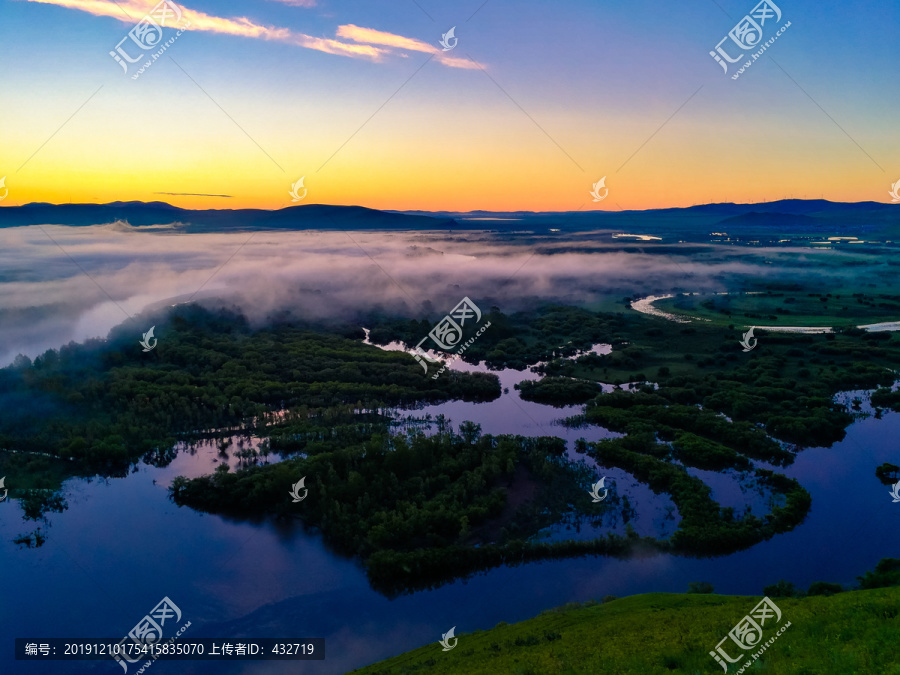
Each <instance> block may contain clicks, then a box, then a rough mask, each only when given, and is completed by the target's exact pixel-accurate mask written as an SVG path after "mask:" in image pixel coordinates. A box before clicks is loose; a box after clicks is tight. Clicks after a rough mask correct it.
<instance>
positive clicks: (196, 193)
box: [153, 192, 234, 199]
mask: <svg viewBox="0 0 900 675" xmlns="http://www.w3.org/2000/svg"><path fill="white" fill-rule="evenodd" d="M153 194H155V195H179V196H182V197H228V198H229V199H231V198H232V197H233V196H234V195H207V194H203V193H201V192H154V193H153Z"/></svg>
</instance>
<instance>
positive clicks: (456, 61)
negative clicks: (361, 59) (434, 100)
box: [337, 23, 479, 69]
mask: <svg viewBox="0 0 900 675" xmlns="http://www.w3.org/2000/svg"><path fill="white" fill-rule="evenodd" d="M337 36H338V37H340V38H344V39H346V40H353V41H354V42H359V43H367V44H372V45H380V46H382V47H391V48H394V49H405V50H409V51H415V52H424V53H426V54H436V55H437V60H438V61H440V62H441V63H443V64H444V65H445V66H450V67H451V68H468V69H477V68H478V67H479V66H478V64H476V63H475V62H473V61H470V60H469V59H464V58H457V57H453V56H449V55H448V54H446V53H445V52H444V51H443V50H440V49H438V48H437V47H436V46H435V45H431V44H428V43H427V42H422V41H421V40H416V39H415V38H408V37H404V36H402V35H396V34H395V33H387V32H385V31H381V30H375V29H374V28H364V27H363V26H355V25H353V24H352V23H350V24H345V25H343V26H338V29H337Z"/></svg>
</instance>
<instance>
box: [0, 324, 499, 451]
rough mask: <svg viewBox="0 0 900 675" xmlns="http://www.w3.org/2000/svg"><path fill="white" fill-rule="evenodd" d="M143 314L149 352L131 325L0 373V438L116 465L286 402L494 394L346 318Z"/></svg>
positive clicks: (482, 379)
mask: <svg viewBox="0 0 900 675" xmlns="http://www.w3.org/2000/svg"><path fill="white" fill-rule="evenodd" d="M146 321H147V322H148V323H149V322H150V321H151V319H146ZM153 321H155V323H156V336H157V338H158V340H159V342H158V345H157V347H156V348H155V349H154V350H153V351H151V352H148V353H145V352H143V351H142V350H141V348H140V345H139V344H138V343H137V339H136V338H137V337H139V335H140V332H139V330H138V329H137V328H135V326H134V324H133V323H129V324H128V325H123V326H119V327H118V328H117V329H116V330H115V331H113V333H112V334H111V336H110V339H109V340H108V341H103V340H93V341H88V342H87V343H86V344H84V345H76V344H74V343H71V344H69V345H67V346H65V347H62V348H61V349H59V350H58V351H57V350H48V351H47V352H46V353H44V354H43V355H42V356H39V357H37V358H36V359H35V360H34V363H31V362H30V361H29V360H28V359H26V358H24V357H22V358H20V359H17V362H16V364H14V365H13V366H11V367H9V368H5V369H2V370H0V405H2V406H3V407H4V409H7V410H16V411H17V415H16V416H4V417H3V418H0V447H5V448H10V449H16V450H25V451H38V452H47V453H50V454H53V455H58V456H60V457H63V458H69V457H71V458H75V459H77V460H79V461H80V462H81V463H83V464H88V465H94V466H106V467H108V468H111V467H122V466H127V463H128V462H129V461H130V460H133V459H135V458H137V457H140V456H142V455H145V454H147V453H158V454H159V455H161V456H163V457H164V456H165V455H166V451H167V450H168V449H169V448H171V447H172V445H173V444H174V443H175V441H176V438H178V437H189V436H191V435H196V434H200V433H203V432H213V431H215V430H222V429H235V428H243V429H257V430H262V429H264V428H265V427H266V425H267V424H270V423H272V422H273V421H274V420H275V419H277V417H276V415H275V414H274V413H276V412H278V413H280V412H281V411H283V410H285V409H289V408H291V407H295V406H306V407H307V408H319V409H322V408H329V407H332V406H340V405H346V404H356V405H358V406H359V407H360V408H367V409H370V410H372V409H378V408H381V407H384V406H396V405H407V404H413V403H416V402H422V401H430V402H438V401H443V400H447V399H452V398H462V399H465V400H490V399H493V398H496V397H497V396H499V395H500V389H499V384H498V382H497V378H496V377H494V376H492V375H484V374H473V375H470V374H461V373H451V374H450V375H448V376H447V377H443V378H441V379H440V380H437V381H433V380H431V379H430V378H426V377H423V376H422V372H421V369H420V367H419V366H418V364H417V363H416V362H415V360H414V359H413V358H412V357H411V356H409V355H408V354H405V353H402V352H385V351H382V350H380V349H378V348H376V347H372V346H369V345H365V344H362V343H361V342H360V338H362V337H363V334H362V331H361V329H359V328H350V327H345V328H344V329H343V330H344V332H345V333H346V336H342V335H338V334H333V333H332V334H325V333H322V332H313V331H311V330H309V329H308V328H303V327H299V326H296V325H293V324H277V325H273V326H270V327H268V328H264V329H258V330H253V329H251V328H250V327H249V326H248V325H247V322H246V320H245V319H244V318H243V317H242V316H240V315H236V314H233V313H230V312H227V311H224V310H223V311H219V312H210V311H207V310H204V309H202V308H200V307H198V306H179V307H176V308H175V309H173V310H171V311H170V312H169V313H168V314H167V315H165V316H162V317H158V318H156V319H153Z"/></svg>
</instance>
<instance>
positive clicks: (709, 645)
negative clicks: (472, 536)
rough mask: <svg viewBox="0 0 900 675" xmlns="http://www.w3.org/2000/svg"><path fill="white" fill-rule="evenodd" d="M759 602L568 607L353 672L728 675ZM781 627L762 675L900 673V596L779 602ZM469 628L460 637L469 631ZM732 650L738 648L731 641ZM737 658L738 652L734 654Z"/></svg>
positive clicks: (664, 596) (647, 599) (886, 592)
mask: <svg viewBox="0 0 900 675" xmlns="http://www.w3.org/2000/svg"><path fill="white" fill-rule="evenodd" d="M760 599H761V598H760V597H756V596H729V595H701V594H674V593H648V594H645V595H635V596H630V597H627V598H621V599H617V600H612V601H609V602H605V603H603V604H594V603H587V604H584V605H578V604H574V605H567V606H565V607H561V608H558V609H554V610H549V611H546V612H543V613H542V614H541V615H540V616H537V617H535V618H533V619H528V620H527V621H522V622H521V623H517V624H513V625H505V624H502V623H501V624H499V625H498V626H497V627H495V628H492V629H490V630H487V631H477V632H475V633H469V634H466V633H464V634H462V635H461V636H460V637H459V642H458V644H457V646H456V648H454V649H452V650H451V651H449V652H443V651H442V650H441V646H440V645H439V644H437V643H435V644H430V645H427V646H425V647H421V648H419V649H416V650H413V651H411V652H407V653H406V654H402V655H400V656H398V657H395V658H392V659H387V660H385V661H382V662H380V663H377V664H374V665H372V666H368V667H366V668H362V669H360V670H355V671H353V672H354V673H358V674H359V675H407V674H410V673H428V675H445V674H446V675H460V674H461V673H464V674H466V675H469V674H471V675H479V674H482V673H483V674H484V675H498V674H504V675H506V674H509V675H557V674H558V675H582V674H583V675H600V674H604V675H605V674H607V673H609V674H611V675H612V674H617V673H622V674H625V673H628V674H631V673H641V674H642V675H654V674H656V673H667V674H668V673H690V674H691V675H694V674H699V673H720V672H722V670H721V666H720V665H718V664H717V663H716V662H715V661H714V660H713V659H712V657H711V656H710V655H709V652H710V651H711V650H713V649H715V647H716V645H717V644H718V642H719V641H720V640H721V639H722V638H724V637H726V635H727V634H728V631H729V630H731V629H732V628H733V627H734V626H735V624H737V623H738V622H739V621H740V620H741V619H742V618H743V617H744V616H745V615H746V614H748V613H749V612H750V610H751V609H753V608H754V607H755V606H756V604H757V603H758V602H759V601H760ZM775 602H776V604H777V605H778V607H779V608H780V609H781V612H782V618H781V621H780V622H779V623H778V624H776V625H775V626H774V627H773V628H771V629H770V628H769V627H768V625H767V626H765V627H764V632H763V640H762V641H761V642H760V643H759V645H758V646H757V647H756V649H754V650H752V651H750V652H745V653H744V658H742V659H741V661H740V662H738V663H735V664H733V665H731V666H729V668H728V673H729V674H731V673H736V672H737V671H738V670H739V669H740V667H741V666H743V665H744V663H745V662H746V661H747V660H751V657H750V654H751V653H754V652H756V651H758V650H759V649H761V648H762V646H763V644H764V643H765V642H766V641H767V640H769V639H771V638H772V637H774V636H775V633H776V632H777V631H778V628H779V627H781V626H783V625H785V624H786V623H787V622H790V624H791V625H790V626H789V627H788V628H787V629H786V630H785V631H784V633H783V634H782V635H781V636H780V637H778V638H777V639H776V640H775V641H774V642H773V643H772V644H771V645H770V646H769V647H768V648H767V649H766V651H765V652H764V653H763V654H762V656H761V657H760V658H759V659H758V660H757V661H755V662H754V663H753V664H752V665H751V666H750V667H748V668H747V669H746V670H745V671H744V672H745V673H754V674H756V675H762V674H763V673H768V674H774V675H826V674H827V675H832V674H833V675H849V674H852V673H859V674H867V673H871V674H872V675H896V674H898V673H900V651H898V649H897V644H896V643H897V635H898V634H900V612H898V607H900V587H891V588H879V589H874V590H862V591H848V592H845V593H840V594H838V595H834V596H831V597H825V596H812V597H805V598H777V599H775ZM463 628H464V627H463V626H460V629H463ZM728 643H731V640H728ZM725 649H726V651H728V652H729V653H730V654H731V655H732V656H737V654H738V652H737V649H736V647H735V645H733V644H730V646H725Z"/></svg>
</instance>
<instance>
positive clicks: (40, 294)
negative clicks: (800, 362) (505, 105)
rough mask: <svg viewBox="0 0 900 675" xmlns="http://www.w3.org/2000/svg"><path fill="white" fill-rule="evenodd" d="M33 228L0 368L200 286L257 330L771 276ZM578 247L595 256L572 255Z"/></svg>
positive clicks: (542, 243)
mask: <svg viewBox="0 0 900 675" xmlns="http://www.w3.org/2000/svg"><path fill="white" fill-rule="evenodd" d="M43 230H44V231H46V233H47V234H49V235H50V236H51V237H52V240H51V239H50V238H49V237H48V236H47V234H45V232H44V231H42V229H41V228H38V227H16V228H3V229H0V241H2V243H3V245H2V246H0V280H2V282H0V366H2V365H6V364H8V363H9V362H11V361H12V359H13V358H15V356H16V354H17V353H20V352H21V353H24V354H27V355H28V356H31V357H34V356H36V355H37V354H39V353H41V352H43V351H44V350H46V349H49V348H58V347H59V346H60V345H63V344H66V343H67V342H68V341H69V340H78V341H81V340H84V339H86V338H89V337H93V336H106V334H107V333H108V332H109V330H110V329H111V328H113V327H114V326H116V325H118V324H120V323H122V322H123V321H125V320H126V319H127V316H128V315H136V314H139V313H141V312H142V311H144V310H145V309H146V308H147V307H148V306H153V305H157V306H161V307H165V306H166V305H169V304H172V303H174V302H183V301H186V300H187V299H188V298H189V297H191V296H192V295H193V294H195V293H197V291H198V289H201V288H202V290H201V291H200V292H199V293H197V295H196V296H195V297H194V299H195V300H198V301H204V302H208V301H211V299H212V298H219V299H221V300H222V301H225V302H226V303H227V304H228V305H229V306H230V305H232V304H233V305H235V306H237V307H238V308H240V309H241V310H242V311H243V312H244V313H245V314H246V315H247V316H248V318H249V319H250V320H251V321H253V322H254V324H255V325H260V324H262V323H264V322H265V321H266V320H267V318H268V317H270V316H272V315H274V314H275V313H278V312H280V311H290V312H293V313H295V314H296V315H297V316H304V317H307V318H316V317H342V318H348V319H351V318H352V319H358V318H361V317H365V316H366V315H367V314H368V313H369V312H371V311H373V310H375V309H376V308H379V307H380V308H384V309H386V310H389V311H393V310H396V311H397V312H398V313H401V314H404V315H406V316H410V317H413V318H416V319H423V318H430V315H440V314H441V313H442V312H445V311H447V310H449V309H450V308H451V307H453V306H454V305H455V304H456V303H457V302H459V300H460V298H462V297H463V296H466V295H468V296H469V297H471V298H472V299H473V300H475V302H477V303H478V304H479V305H480V306H481V307H482V308H485V309H486V308H488V307H490V306H491V305H493V304H496V305H497V306H499V307H500V308H501V309H502V310H503V311H505V312H510V311H516V310H518V309H524V308H527V307H529V306H533V305H534V304H536V303H538V302H540V301H561V302H568V303H572V304H580V303H588V302H590V301H591V300H592V299H594V298H596V297H597V296H598V295H608V296H612V297H616V298H621V297H624V296H627V295H631V294H632V293H635V292H640V293H645V294H657V295H658V294H661V293H667V292H671V291H672V289H673V287H675V286H680V287H683V288H685V289H687V290H690V291H709V290H724V288H725V283H726V282H725V279H727V278H728V277H729V275H741V276H743V275H749V276H755V277H758V276H759V275H760V274H761V273H763V274H774V272H772V271H771V270H769V269H766V270H765V271H764V272H761V271H760V266H759V265H754V264H752V263H751V262H747V261H746V251H744V250H736V251H735V250H732V249H731V248H730V247H724V248H723V249H717V250H718V251H719V253H720V254H721V255H720V256H719V257H721V258H722V259H723V260H724V262H721V263H706V262H703V263H701V262H696V261H692V260H690V259H689V258H688V257H687V256H679V257H678V258H673V257H669V256H666V255H660V254H653V253H649V251H650V249H651V247H649V246H648V248H647V250H648V253H647V254H641V253H637V252H631V253H628V252H624V251H622V250H621V247H620V245H619V244H612V243H611V242H610V243H609V244H606V245H604V246H599V245H598V244H597V241H598V238H597V234H596V233H582V234H580V235H578V236H575V235H573V236H572V237H563V236H562V235H556V236H554V237H548V238H541V237H536V238H531V239H527V240H524V241H522V242H520V243H519V242H516V243H511V242H507V241H506V240H505V237H504V236H502V235H492V234H490V233H484V232H475V231H469V232H465V233H459V234H454V235H451V236H448V235H447V234H446V233H443V232H361V231H356V232H353V234H352V236H353V239H351V238H350V237H349V236H347V234H345V233H341V232H317V231H299V232H277V231H259V232H257V233H256V234H255V235H254V237H253V238H252V240H250V241H248V240H247V233H246V232H240V233H203V234H184V233H182V232H179V231H177V230H173V229H172V228H157V229H154V230H150V229H148V228H140V230H136V229H135V228H131V227H128V226H124V225H123V224H121V223H120V224H108V225H95V226H88V227H64V226H52V225H45V226H43ZM561 237H562V238H561ZM54 241H55V242H58V243H59V245H60V246H61V247H62V248H63V249H64V250H65V253H63V251H61V250H60V249H59V248H57V246H56V244H54V243H53V242H54ZM357 244H358V245H357ZM584 247H588V248H594V249H595V250H593V251H590V250H588V251H578V250H577V249H579V248H584ZM573 249H575V250H573ZM236 251H237V252H238V253H237V254H235V252H236ZM70 256H71V257H70ZM370 256H371V257H370ZM217 270H218V271H217ZM214 273H215V274H214ZM213 274H214V276H213ZM101 289H102V290H101ZM426 306H430V307H432V308H433V309H432V310H430V311H429V310H427V309H425V307H426ZM147 327H149V326H147ZM147 327H144V330H146V328H147ZM137 337H139V336H137ZM137 337H136V338H135V339H137Z"/></svg>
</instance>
